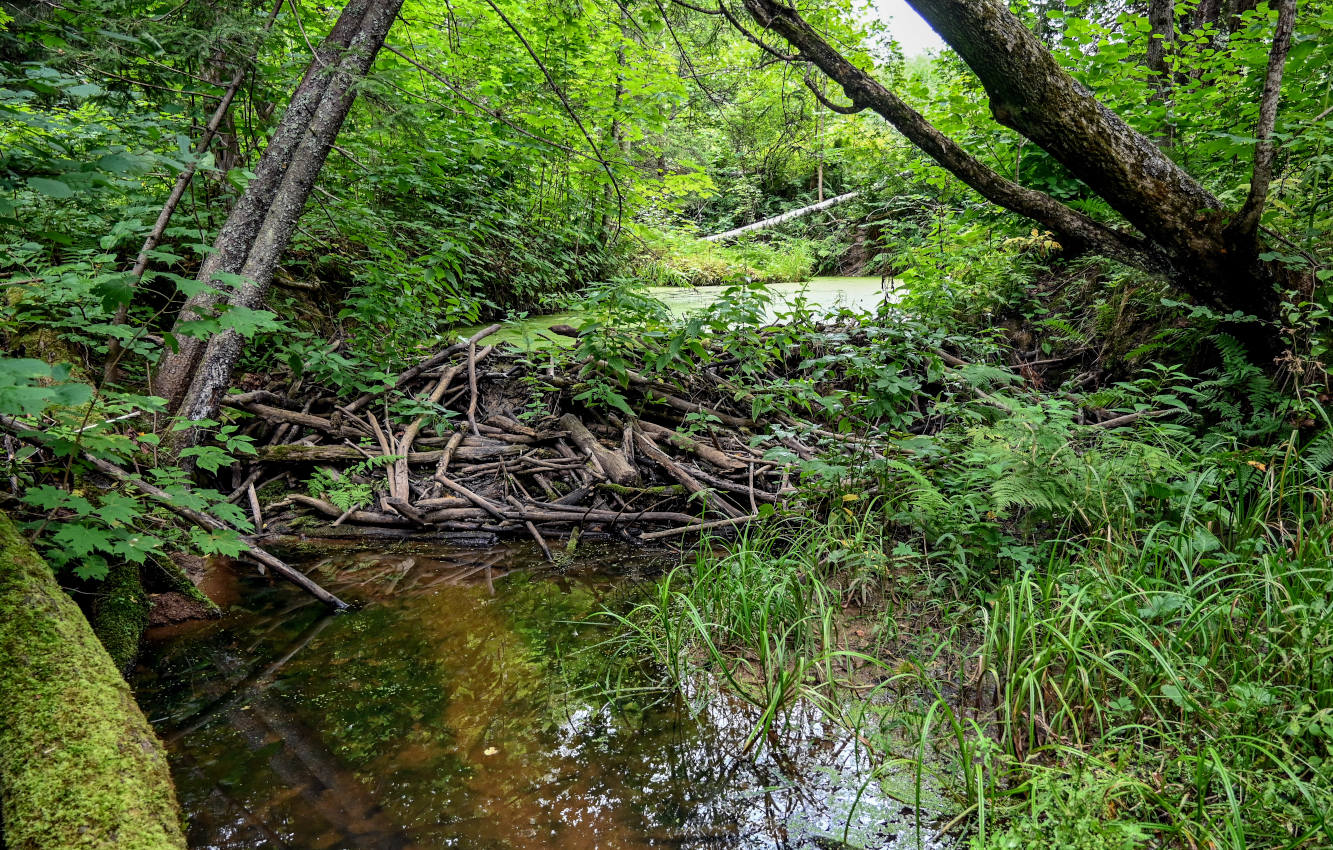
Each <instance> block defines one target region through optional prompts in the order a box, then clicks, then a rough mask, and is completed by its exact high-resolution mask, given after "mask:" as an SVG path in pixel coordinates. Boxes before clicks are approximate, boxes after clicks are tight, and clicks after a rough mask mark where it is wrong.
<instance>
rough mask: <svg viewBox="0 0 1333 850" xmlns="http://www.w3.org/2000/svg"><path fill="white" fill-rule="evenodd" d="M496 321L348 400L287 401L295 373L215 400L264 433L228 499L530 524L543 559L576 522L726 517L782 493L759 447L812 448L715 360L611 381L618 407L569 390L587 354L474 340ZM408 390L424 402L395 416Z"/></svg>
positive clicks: (641, 538) (659, 536)
mask: <svg viewBox="0 0 1333 850" xmlns="http://www.w3.org/2000/svg"><path fill="white" fill-rule="evenodd" d="M498 329H499V326H498V325H495V326H492V327H489V328H487V329H485V330H483V331H481V332H480V333H478V334H476V335H475V336H474V337H472V338H471V339H469V340H466V341H464V342H459V343H457V344H454V345H452V346H449V347H447V348H445V349H443V350H441V351H438V352H437V353H435V354H433V355H431V356H430V357H427V358H425V359H424V360H422V361H421V362H419V363H418V364H417V365H416V366H413V367H412V368H411V369H408V370H407V371H405V372H403V373H402V374H400V375H399V376H398V377H397V379H396V380H394V381H393V382H392V383H391V384H390V385H389V386H387V387H386V388H385V389H384V390H382V391H381V392H378V393H367V394H364V395H362V396H361V397H359V398H357V399H355V400H354V401H351V402H350V403H340V402H339V401H338V399H337V398H335V397H334V396H332V395H327V396H321V397H317V398H310V397H308V394H307V397H306V398H305V399H304V401H303V403H301V404H300V406H299V407H298V406H297V405H296V403H295V402H293V401H292V399H293V398H294V397H295V396H296V395H297V394H296V393H295V392H292V391H291V390H292V388H291V387H287V388H283V387H279V386H270V387H265V388H261V389H255V390H252V391H249V392H245V393H242V394H238V395H232V396H229V397H228V398H227V399H226V402H225V403H226V404H227V405H228V406H230V407H233V408H235V409H238V410H241V411H245V412H246V413H249V414H251V415H252V416H253V421H252V422H251V424H250V425H249V426H247V427H248V430H249V432H250V434H251V436H252V437H253V438H255V439H256V441H257V442H262V443H266V444H265V445H263V446H262V447H261V448H259V449H258V455H257V456H256V457H255V458H254V460H253V463H252V465H251V468H250V470H249V471H248V474H246V473H245V472H244V471H241V470H236V471H235V474H237V477H238V478H239V479H241V480H239V482H238V483H237V486H236V488H235V491H234V492H233V494H232V497H233V499H236V500H238V501H240V500H244V499H248V500H249V502H250V506H251V510H252V512H253V514H254V519H255V521H256V525H257V526H258V527H259V528H262V529H264V531H265V532H267V533H275V534H290V533H300V534H302V535H305V536H308V537H320V536H365V537H390V538H393V537H398V538H421V539H431V538H432V537H433V538H434V539H441V538H443V539H451V538H452V539H456V538H457V537H458V536H460V535H461V536H468V537H469V539H478V540H480V541H482V542H484V541H485V540H493V539H496V538H498V537H513V536H527V537H530V538H531V539H532V540H534V541H535V542H536V543H537V545H539V546H540V547H541V549H542V551H543V552H544V553H545V554H546V556H547V558H549V559H554V557H555V556H554V554H553V552H552V549H551V545H550V543H549V542H548V540H550V539H553V538H560V539H566V540H567V539H569V538H573V540H572V541H570V542H569V544H568V546H570V547H572V545H573V543H574V542H576V541H577V539H578V537H579V536H580V535H584V534H593V535H597V536H604V537H618V538H621V539H626V540H632V541H634V542H638V543H651V542H654V541H669V540H671V539H673V538H675V539H679V538H683V537H685V536H686V535H693V534H699V533H701V532H706V531H711V532H714V533H727V532H729V531H733V530H735V529H737V528H739V527H740V526H743V525H744V524H746V523H748V522H751V521H753V520H755V519H757V518H758V517H759V516H760V515H761V514H762V513H763V510H762V508H761V506H763V505H765V504H768V505H773V504H775V503H780V502H782V501H783V499H784V498H785V497H786V496H787V495H788V494H789V493H791V492H794V490H793V489H792V488H791V487H789V481H790V476H791V474H792V473H791V470H790V469H789V468H788V467H787V465H786V464H785V463H783V462H780V461H774V460H769V459H765V452H766V449H767V448H769V447H771V446H772V445H778V444H782V445H785V446H787V447H788V450H789V451H788V456H791V454H795V455H796V456H799V457H804V458H808V457H812V456H813V451H812V450H811V449H810V447H808V446H806V445H804V444H802V443H800V442H798V441H797V440H796V439H795V438H793V437H791V436H774V435H766V434H764V433H763V432H762V431H761V430H760V429H758V428H757V427H756V426H755V423H752V422H750V421H749V420H748V419H747V418H746V417H745V415H744V408H745V407H746V406H747V398H746V394H745V392H744V391H742V390H740V389H739V388H737V387H735V386H734V385H732V384H731V383H730V382H728V381H727V380H726V378H725V377H723V376H722V375H720V374H718V373H717V372H715V371H712V370H703V369H701V370H699V371H698V373H697V374H692V375H690V376H688V379H687V380H685V381H683V382H682V383H685V384H688V386H682V385H675V386H671V385H667V384H664V383H660V382H657V381H654V380H650V379H648V378H646V377H644V376H642V375H640V374H638V373H636V372H633V371H630V372H629V373H628V382H629V385H628V387H627V388H625V389H624V390H623V393H624V396H625V398H626V399H627V401H628V402H629V403H630V405H632V409H634V410H635V411H636V413H637V415H636V416H633V417H629V416H624V417H622V416H620V415H618V414H611V413H607V412H605V411H601V412H598V411H597V410H595V409H592V408H590V407H586V406H584V405H582V404H580V403H579V402H578V401H577V400H576V396H577V395H579V394H580V392H581V391H582V389H584V388H585V387H586V384H584V383H583V381H582V379H581V377H580V371H581V370H583V369H585V368H586V367H587V366H588V365H589V364H588V363H587V362H586V361H585V362H584V363H582V364H571V365H566V366H562V367H557V366H556V365H555V359H554V358H552V359H551V362H550V363H549V364H547V365H545V366H542V365H539V364H537V363H535V362H534V358H533V357H532V356H530V355H527V354H524V353H523V352H520V351H517V350H514V349H509V348H502V347H498V346H490V345H483V343H484V341H485V340H486V338H487V337H489V336H490V335H491V334H493V333H494V332H495V331H496V330H498ZM406 399H412V400H414V403H415V409H418V410H420V409H425V410H428V411H429V412H427V413H422V414H420V415H417V416H415V417H412V418H409V417H407V416H401V415H399V416H395V414H394V413H393V412H392V411H393V410H395V409H398V410H402V409H403V407H404V405H402V404H400V403H399V402H402V401H404V400H406ZM446 411H447V413H446ZM450 413H451V414H453V415H452V416H451V415H449V414H450ZM690 414H695V415H696V416H695V417H694V418H695V419H696V420H697V419H698V418H699V415H702V416H703V417H704V418H706V420H707V422H708V423H709V424H708V425H707V427H705V428H702V429H699V430H693V431H692V430H691V429H689V428H687V427H685V426H684V423H685V421H686V417H687V416H690ZM316 469H319V470H322V471H323V473H324V478H325V479H326V480H334V481H337V480H340V479H341V478H342V477H344V476H351V480H350V481H349V482H348V483H349V485H350V484H360V485H365V484H367V483H369V484H371V485H372V487H373V492H374V498H373V499H372V500H371V502H370V503H368V504H360V505H356V506H354V507H353V508H352V509H350V510H343V509H341V508H339V507H338V506H336V505H334V504H333V503H332V502H331V501H329V500H328V499H325V498H321V497H319V496H316V495H310V494H308V493H306V492H301V491H302V490H304V489H306V488H305V487H304V486H303V484H302V483H301V482H303V481H304V480H306V479H308V478H309V477H310V476H312V475H313V474H314V470H316ZM275 478H285V479H287V480H288V482H289V484H290V485H291V489H290V491H289V492H287V493H286V494H285V495H284V496H283V497H282V498H281V499H279V500H278V501H276V502H274V503H271V504H268V505H261V504H260V502H259V499H258V497H257V494H256V483H259V484H260V487H261V488H262V486H263V483H264V482H266V481H267V480H273V479H275ZM363 492H364V490H363Z"/></svg>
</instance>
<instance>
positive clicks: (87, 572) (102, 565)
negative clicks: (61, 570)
mask: <svg viewBox="0 0 1333 850" xmlns="http://www.w3.org/2000/svg"><path fill="white" fill-rule="evenodd" d="M110 572H111V567H110V565H108V564H107V562H106V558H103V557H102V556H101V555H89V556H88V557H86V558H84V559H83V560H82V561H80V562H79V563H78V564H77V565H76V566H75V567H74V575H76V576H78V577H79V578H81V579H83V580H84V581H101V580H102V579H104V578H106V577H107V574H108V573H110Z"/></svg>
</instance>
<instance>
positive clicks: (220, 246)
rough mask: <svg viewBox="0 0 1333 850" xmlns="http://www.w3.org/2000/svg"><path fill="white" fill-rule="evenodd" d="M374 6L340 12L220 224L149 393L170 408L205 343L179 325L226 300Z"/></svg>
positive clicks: (356, 0) (352, 4)
mask: <svg viewBox="0 0 1333 850" xmlns="http://www.w3.org/2000/svg"><path fill="white" fill-rule="evenodd" d="M378 5H382V0H380V2H377V0H349V2H348V3H347V5H346V6H345V7H344V8H343V11H342V14H340V15H339V16H338V20H337V22H335V23H334V25H333V29H332V30H330V31H329V34H328V35H327V36H326V37H325V38H324V41H323V42H321V44H320V46H319V48H318V49H317V50H316V51H315V55H314V57H313V58H312V59H311V61H310V65H309V67H307V68H306V72H305V76H304V78H303V79H302V80H301V84H300V85H299V86H297V88H296V90H295V91H294V92H293V93H292V98H291V102H290V103H289V104H288V105H287V109H286V111H285V112H284V113H283V115H282V119H281V120H280V121H279V122H278V126H277V128H276V129H275V130H274V132H273V136H272V138H271V139H270V140H269V143H268V146H267V147H266V148H265V149H264V155H263V156H262V157H261V158H260V160H259V165H258V166H257V167H256V168H255V176H254V177H253V178H251V179H250V182H249V183H248V184H247V185H246V187H245V192H243V193H242V194H241V197H240V199H239V200H238V201H237V202H236V206H235V207H233V208H232V210H231V213H230V214H229V215H228V216H227V220H226V222H224V223H223V225H222V229H221V230H220V231H219V232H218V235H217V239H216V240H214V242H213V251H212V252H211V253H210V254H209V255H208V256H207V257H206V258H205V259H204V262H203V265H202V266H201V267H200V269H199V275H198V280H199V282H200V283H203V284H206V286H205V287H204V288H203V289H202V290H201V291H200V292H199V293H198V294H196V295H194V296H192V297H190V298H189V299H188V300H187V301H186V302H185V304H184V306H182V307H181V310H180V314H179V316H178V318H177V320H176V330H177V332H176V333H174V335H173V336H174V339H175V342H176V350H175V351H173V352H171V353H170V354H168V355H167V356H166V357H165V358H163V360H162V363H161V365H160V367H159V368H158V372H157V375H156V376H155V378H154V380H153V391H154V392H156V393H157V394H158V395H160V396H162V397H164V398H166V399H167V400H168V401H169V402H170V403H171V405H170V406H171V407H172V408H175V407H176V406H177V405H179V403H180V400H181V398H182V397H183V396H184V395H185V391H186V389H187V388H188V387H189V386H190V381H191V379H192V378H193V377H194V372H195V368H196V367H197V366H198V364H199V360H200V357H201V356H202V354H203V351H204V347H205V346H206V345H207V340H205V339H200V338H197V337H192V336H186V335H184V334H181V333H180V332H179V330H180V329H181V328H182V327H183V324H184V323H186V322H189V321H191V320H194V319H198V318H201V317H203V316H207V315H209V313H210V312H211V309H212V308H213V307H214V306H215V305H216V304H217V303H218V302H219V301H222V300H225V299H224V297H223V296H224V293H223V292H222V289H223V288H225V287H226V285H227V284H226V282H225V281H219V280H218V277H219V276H221V277H223V278H226V277H227V276H229V275H231V276H234V275H239V274H240V273H241V270H242V268H243V266H244V265H245V261H246V258H247V257H248V256H249V254H250V249H251V247H252V246H253V245H254V242H255V237H256V235H257V234H258V233H259V229H260V226H261V225H262V224H263V223H264V220H265V218H266V216H267V215H268V212H269V210H270V208H271V207H272V206H273V202H274V199H275V198H276V197H277V195H278V192H279V189H280V188H281V186H282V184H283V180H284V177H285V176H286V174H287V172H288V169H289V168H290V167H291V166H292V165H293V164H294V163H295V162H296V156H297V151H298V149H299V148H300V147H301V144H302V142H303V141H304V140H305V139H306V136H307V133H308V131H309V128H310V123H311V119H312V118H313V117H314V115H315V113H316V111H318V109H319V106H320V104H321V103H322V102H323V100H324V95H325V92H326V91H327V90H328V88H329V84H330V82H331V80H332V79H333V77H334V74H333V73H332V69H333V68H335V66H337V65H338V64H339V62H340V61H341V60H342V58H343V56H344V54H346V53H347V52H348V51H349V50H350V49H351V46H352V41H353V39H354V38H355V37H356V36H357V35H358V34H359V33H360V32H362V30H363V28H364V26H363V25H364V23H365V20H366V15H367V12H369V11H370V9H371V8H372V6H378ZM395 11H396V10H395ZM390 20H392V18H390ZM381 40H382V39H381ZM321 164H322V161H321Z"/></svg>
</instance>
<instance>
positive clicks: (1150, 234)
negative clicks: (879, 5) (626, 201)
mask: <svg viewBox="0 0 1333 850" xmlns="http://www.w3.org/2000/svg"><path fill="white" fill-rule="evenodd" d="M909 2H910V3H911V5H912V6H913V7H914V8H915V9H916V10H917V11H918V12H920V13H921V16H922V17H924V18H925V19H926V20H927V21H928V22H929V23H930V24H931V25H932V26H933V27H934V28H935V30H936V31H937V32H938V33H939V34H940V35H941V36H942V37H943V38H944V40H945V41H946V42H947V43H948V44H949V45H950V46H951V47H953V48H954V49H955V50H956V51H957V52H958V54H959V55H960V56H961V57H962V58H963V60H964V61H965V62H966V63H967V64H968V66H969V67H971V69H972V71H973V72H974V73H975V74H976V75H977V77H978V79H979V80H980V81H981V83H982V86H983V87H984V88H985V90H986V93H987V95H988V96H989V98H990V104H991V111H992V113H993V114H994V116H995V118H996V120H997V121H999V122H1000V123H1001V124H1004V125H1006V126H1008V127H1011V128H1013V129H1015V130H1017V131H1018V132H1019V133H1022V134H1023V135H1024V136H1026V137H1027V138H1028V139H1030V140H1031V141H1033V142H1036V143H1037V144H1038V145H1040V146H1041V147H1042V148H1043V149H1045V150H1046V151H1047V152H1048V153H1050V154H1051V155H1052V157H1054V158H1055V159H1056V160H1058V161H1059V162H1060V163H1061V164H1062V165H1064V166H1065V168H1067V169H1068V170H1069V171H1070V172H1071V173H1073V174H1074V175H1075V176H1076V177H1078V178H1079V179H1080V180H1082V181H1083V182H1084V183H1086V184H1087V186H1088V187H1089V188H1090V189H1091V190H1092V191H1093V192H1095V193H1096V194H1097V195H1099V196H1101V197H1102V198H1103V199H1104V200H1105V201H1106V202H1107V203H1108V204H1110V206H1111V207H1112V208H1113V209H1115V211H1116V212H1118V213H1119V214H1120V215H1121V216H1123V217H1124V218H1125V220H1127V221H1128V222H1129V223H1130V224H1131V225H1133V226H1134V227H1135V228H1136V229H1137V230H1138V232H1139V234H1141V235H1130V234H1126V233H1121V232H1119V231H1116V230H1113V229H1112V228H1109V227H1107V226H1105V225H1103V224H1100V223H1098V222H1096V221H1094V220H1093V219H1091V218H1089V217H1088V216H1086V215H1084V214H1083V213H1080V212H1078V211H1077V210H1074V209H1072V208H1071V207H1069V206H1067V205H1065V204H1063V203H1061V202H1059V201H1057V200H1056V199H1054V198H1052V197H1051V196H1049V195H1046V194H1044V193H1042V192H1038V191H1036V190H1034V189H1030V188H1027V187H1024V186H1020V185H1018V184H1016V183H1014V182H1013V181H1010V180H1007V179H1005V178H1003V177H1001V176H1000V175H999V174H997V173H996V172H995V171H994V170H993V169H990V168H989V167H987V166H986V165H984V164H983V163H981V162H980V161H979V160H977V159H976V158H975V157H973V156H971V155H970V154H969V153H967V152H966V151H965V150H964V149H963V148H962V147H961V146H960V145H959V144H958V143H957V142H955V141H954V140H952V139H950V138H949V137H947V136H945V135H944V134H943V133H941V132H940V131H939V130H938V129H936V128H935V127H934V126H932V125H931V124H930V123H929V122H927V121H926V119H925V118H924V117H923V116H922V115H920V113H918V112H916V111H915V110H913V109H912V108H911V107H910V106H908V105H907V104H906V103H905V102H903V100H902V99H901V98H899V97H898V96H897V95H896V94H894V93H893V92H892V91H890V90H888V89H887V88H885V87H884V86H883V85H882V84H881V83H879V82H878V81H877V80H875V79H874V78H873V77H872V76H870V75H869V74H868V73H866V72H865V71H863V70H862V69H860V68H858V67H856V66H855V65H853V64H852V63H851V62H849V61H848V60H847V59H846V57H844V56H843V55H842V54H841V53H839V52H838V51H837V50H836V49H834V48H833V47H832V46H830V45H829V44H828V42H827V41H826V40H825V39H824V38H823V37H822V36H821V35H820V34H819V32H818V31H817V30H815V29H814V28H813V27H812V26H811V25H810V24H809V23H808V22H807V21H806V20H805V19H804V18H802V17H801V16H800V15H799V14H798V13H797V12H796V10H795V9H794V8H793V7H791V6H788V5H786V4H784V3H782V2H780V0H745V6H746V8H747V9H748V11H749V12H750V15H751V16H752V17H753V18H754V19H755V20H756V21H757V22H758V23H759V24H760V25H761V26H763V27H765V28H766V29H769V30H772V31H773V32H776V33H778V34H779V35H781V36H782V37H784V38H785V39H786V40H787V41H788V42H790V43H791V44H792V45H793V46H794V47H796V48H797V50H798V53H797V54H796V55H794V56H785V55H781V54H779V55H780V57H781V58H783V59H786V60H788V61H805V62H810V63H812V64H814V65H816V66H818V67H819V68H820V70H822V71H823V72H824V73H825V74H826V75H828V76H829V77H830V78H831V79H833V80H834V81H835V82H837V83H839V84H840V85H841V86H842V88H843V92H844V93H845V94H846V95H847V97H848V98H850V99H851V101H852V106H851V107H840V106H837V105H836V104H832V103H829V102H828V101H827V100H826V99H824V98H823V97H822V96H821V95H820V94H819V92H818V90H817V89H815V94H816V97H819V98H820V100H821V101H823V102H824V103H825V105H827V106H829V107H830V108H832V109H834V110H836V111H839V112H845V113H846V112H856V111H859V110H861V109H866V108H869V109H873V110H875V111H876V112H878V113H879V114H880V115H882V116H883V117H884V118H885V119H886V120H888V121H889V122H890V123H891V124H893V125H894V126H895V127H896V128H897V129H898V130H899V131H900V132H902V133H903V135H904V136H906V137H907V138H908V139H909V140H910V141H911V142H913V143H914V144H915V145H917V147H919V148H921V149H922V150H923V151H924V152H925V153H926V154H927V155H929V156H930V157H931V158H932V159H934V160H935V161H936V162H938V163H939V164H940V165H942V166H943V167H944V168H946V169H948V170H949V171H950V172H951V173H953V174H954V176H956V177H958V178H959V179H961V180H962V181H963V182H964V183H966V184H967V185H968V186H971V187H972V188H973V189H975V190H977V191H978V192H979V193H980V194H981V195H982V196H983V197H985V198H987V199H988V200H990V201H992V202H994V203H997V204H999V205H1001V206H1003V207H1005V208H1006V209H1009V210H1012V211H1014V212H1017V213H1019V214H1021V215H1025V216H1027V217H1029V218H1032V219H1034V220H1036V221H1038V222H1040V223H1042V224H1044V225H1046V226H1047V227H1048V228H1050V229H1051V230H1053V231H1055V232H1056V233H1057V234H1059V235H1060V236H1061V241H1062V242H1065V243H1066V245H1067V246H1069V247H1073V248H1076V249H1088V250H1093V251H1096V252H1099V253H1102V254H1105V255H1107V256H1111V257H1114V258H1116V259H1119V260H1122V261H1124V262H1127V263H1129V264H1131V265H1135V266H1137V267H1139V268H1144V269H1149V270H1153V271H1161V272H1165V273H1167V274H1168V275H1169V276H1170V277H1171V279H1172V280H1173V281H1174V282H1175V284H1176V285H1177V286H1178V287H1180V288H1181V289H1182V290H1184V291H1186V292H1188V293H1189V294H1190V295H1192V296H1193V297H1194V298H1195V299H1196V300H1198V301H1200V302H1201V303H1204V304H1208V305H1210V306H1214V307H1218V308H1221V309H1223V310H1228V311H1230V310H1241V311H1243V312H1245V313H1248V314H1251V315H1256V316H1259V317H1261V318H1264V319H1272V318H1274V317H1275V316H1276V315H1277V306H1278V303H1279V299H1278V294H1277V291H1276V288H1275V284H1276V283H1278V282H1280V281H1283V280H1284V276H1283V273H1282V271H1281V270H1280V269H1279V268H1277V267H1276V266H1274V265H1272V264H1269V263H1263V262H1261V261H1260V260H1259V247H1258V243H1257V240H1255V239H1253V238H1248V239H1245V238H1234V237H1233V236H1232V234H1231V232H1230V231H1228V228H1227V224H1228V221H1229V219H1230V216H1229V214H1228V213H1227V212H1226V211H1225V210H1224V209H1223V207H1222V205H1221V203H1220V202H1219V201H1218V200H1217V198H1215V197H1214V196H1213V195H1212V194H1211V193H1210V192H1209V191H1208V190H1207V189H1205V188H1204V187H1203V186H1202V185H1201V184H1200V183H1199V182H1198V181H1197V180H1195V179H1194V178H1193V177H1192V176H1190V174H1189V173H1188V172H1186V171H1185V170H1184V169H1182V168H1181V167H1180V166H1178V165H1176V163H1175V162H1174V161H1172V160H1171V158H1170V157H1169V156H1167V154H1166V153H1164V152H1163V151H1162V150H1160V149H1159V148H1158V147H1157V145H1156V144H1154V143H1153V141H1152V140H1151V139H1149V138H1148V137H1146V136H1144V135H1143V134H1141V133H1139V132H1137V131H1135V130H1134V129H1133V128H1132V127H1130V126H1129V125H1128V124H1126V123H1125V122H1124V121H1123V120H1122V119H1121V118H1120V117H1119V116H1117V115H1116V114H1115V113H1113V112H1112V111H1111V110H1109V109H1107V108H1106V107H1105V106H1104V105H1102V104H1101V103H1100V102H1098V100H1097V99H1096V97H1095V96H1094V95H1093V93H1092V92H1091V91H1090V90H1089V89H1088V88H1087V87H1086V86H1083V85H1082V84H1080V83H1078V82H1077V81H1076V80H1075V79H1074V78H1073V77H1071V76H1070V75H1069V73H1068V72H1066V71H1065V70H1064V69H1063V68H1061V67H1060V65H1059V63H1058V62H1057V61H1056V59H1055V57H1054V56H1053V55H1052V54H1051V52H1050V51H1049V50H1047V49H1046V47H1045V45H1043V44H1042V43H1041V41H1040V39H1038V38H1037V37H1036V36H1035V35H1034V34H1032V33H1031V32H1030V31H1029V30H1028V29H1027V28H1026V27H1025V26H1024V25H1023V22H1022V21H1021V20H1019V18H1018V17H1017V16H1016V15H1014V14H1013V12H1011V11H1010V10H1009V7H1008V6H1007V5H1006V4H1005V2H1003V0H909ZM722 12H723V13H724V14H727V12H726V10H725V6H724V7H722ZM733 23H737V25H739V24H738V22H736V21H734V19H733ZM767 49H769V50H770V52H775V53H776V51H774V50H773V49H772V48H767ZM807 84H808V85H809V84H810V83H809V81H807ZM811 88H812V89H814V87H813V86H811ZM1254 342H1255V343H1257V344H1259V345H1260V346H1261V347H1265V348H1267V349H1268V350H1271V349H1272V347H1273V346H1274V345H1275V344H1276V342H1277V340H1276V337H1275V335H1274V334H1271V333H1266V332H1265V333H1260V334H1258V335H1256V337H1255V339H1254Z"/></svg>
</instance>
